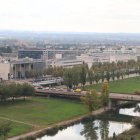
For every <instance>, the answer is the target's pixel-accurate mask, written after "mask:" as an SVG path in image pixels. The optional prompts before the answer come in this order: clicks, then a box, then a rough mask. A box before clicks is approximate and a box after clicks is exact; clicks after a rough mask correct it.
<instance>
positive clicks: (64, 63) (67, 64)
mask: <svg viewBox="0 0 140 140" xmlns="http://www.w3.org/2000/svg"><path fill="white" fill-rule="evenodd" d="M82 64H83V61H82V60H77V59H71V60H69V59H68V60H67V59H60V60H58V59H57V60H54V61H52V63H51V66H52V67H63V68H71V67H74V66H79V65H82Z"/></svg>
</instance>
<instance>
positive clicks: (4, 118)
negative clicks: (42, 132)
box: [0, 116, 38, 127]
mask: <svg viewBox="0 0 140 140" xmlns="http://www.w3.org/2000/svg"><path fill="white" fill-rule="evenodd" d="M0 119H3V120H8V121H12V122H17V123H22V124H26V125H30V126H33V127H37V126H38V125H35V124H31V123H26V122H22V121H18V120H14V119H10V118H6V117H1V116H0Z"/></svg>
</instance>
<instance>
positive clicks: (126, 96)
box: [109, 93, 140, 102]
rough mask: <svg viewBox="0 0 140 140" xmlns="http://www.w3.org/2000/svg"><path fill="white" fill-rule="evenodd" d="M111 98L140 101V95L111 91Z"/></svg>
mask: <svg viewBox="0 0 140 140" xmlns="http://www.w3.org/2000/svg"><path fill="white" fill-rule="evenodd" d="M109 98H110V99H111V100H122V101H136V102H140V95H132V94H131V95H130V94H120V93H110V94H109Z"/></svg>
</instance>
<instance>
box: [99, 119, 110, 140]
mask: <svg viewBox="0 0 140 140" xmlns="http://www.w3.org/2000/svg"><path fill="white" fill-rule="evenodd" d="M99 128H100V136H101V139H102V140H107V139H108V134H109V121H108V120H101V121H100V122H99Z"/></svg>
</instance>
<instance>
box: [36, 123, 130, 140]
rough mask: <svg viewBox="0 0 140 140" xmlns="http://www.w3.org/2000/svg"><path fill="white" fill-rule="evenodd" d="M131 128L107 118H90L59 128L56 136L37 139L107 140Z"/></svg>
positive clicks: (126, 124) (128, 125)
mask: <svg viewBox="0 0 140 140" xmlns="http://www.w3.org/2000/svg"><path fill="white" fill-rule="evenodd" d="M130 128H131V124H129V123H123V122H114V121H107V120H94V121H93V120H92V121H91V120H90V121H86V122H82V123H79V124H76V125H74V126H70V127H67V128H66V129H65V130H62V131H61V130H59V131H58V133H57V134H56V135H55V136H47V135H46V136H44V137H42V138H38V139H37V140H107V139H108V138H109V137H111V136H113V133H114V132H115V133H116V134H120V133H122V132H123V131H125V130H128V129H130Z"/></svg>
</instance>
